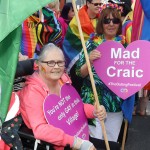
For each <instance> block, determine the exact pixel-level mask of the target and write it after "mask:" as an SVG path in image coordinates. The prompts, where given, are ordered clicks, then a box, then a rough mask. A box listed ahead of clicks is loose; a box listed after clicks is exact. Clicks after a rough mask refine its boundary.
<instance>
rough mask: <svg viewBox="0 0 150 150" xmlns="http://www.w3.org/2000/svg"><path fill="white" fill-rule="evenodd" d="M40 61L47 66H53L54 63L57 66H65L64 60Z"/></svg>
mask: <svg viewBox="0 0 150 150" xmlns="http://www.w3.org/2000/svg"><path fill="white" fill-rule="evenodd" d="M41 62H42V63H46V64H47V65H48V66H49V67H54V66H55V65H56V64H57V65H58V66H59V67H64V66H65V61H61V60H60V61H53V60H50V61H41Z"/></svg>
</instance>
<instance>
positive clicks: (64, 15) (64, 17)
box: [58, 3, 74, 42]
mask: <svg viewBox="0 0 150 150" xmlns="http://www.w3.org/2000/svg"><path fill="white" fill-rule="evenodd" d="M73 17H74V10H73V7H72V3H66V4H65V5H64V7H63V9H62V11H61V14H60V17H59V18H58V21H59V22H60V24H61V28H62V42H63V40H64V37H65V35H66V32H67V29H68V25H69V23H70V21H71V19H72V18H73Z"/></svg>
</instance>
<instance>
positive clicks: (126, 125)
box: [121, 120, 128, 150]
mask: <svg viewBox="0 0 150 150" xmlns="http://www.w3.org/2000/svg"><path fill="white" fill-rule="evenodd" d="M127 128H128V121H127V120H125V126H124V132H123V139H122V145H121V150H124V148H125V141H126V135H127Z"/></svg>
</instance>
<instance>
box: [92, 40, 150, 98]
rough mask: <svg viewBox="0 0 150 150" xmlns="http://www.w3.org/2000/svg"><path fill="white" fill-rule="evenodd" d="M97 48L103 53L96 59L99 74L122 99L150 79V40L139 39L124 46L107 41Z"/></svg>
mask: <svg viewBox="0 0 150 150" xmlns="http://www.w3.org/2000/svg"><path fill="white" fill-rule="evenodd" d="M97 50H99V51H100V52H101V55H102V56H101V58H100V59H98V60H95V61H94V67H95V70H96V72H97V74H98V76H99V77H100V79H101V80H102V81H103V82H104V83H105V85H106V86H107V87H108V88H109V89H110V90H112V91H113V92H114V93H115V94H116V95H118V96H119V97H121V98H122V99H126V98H128V97H130V96H131V95H133V94H134V93H136V92H138V91H139V90H140V89H141V88H143V87H144V85H146V84H147V83H148V82H149V81H150V69H149V65H150V42H148V41H144V40H138V41H135V42H132V43H131V44H130V45H128V46H127V48H124V47H123V45H122V44H120V43H118V42H116V41H106V42H104V43H102V44H100V45H99V46H98V47H97Z"/></svg>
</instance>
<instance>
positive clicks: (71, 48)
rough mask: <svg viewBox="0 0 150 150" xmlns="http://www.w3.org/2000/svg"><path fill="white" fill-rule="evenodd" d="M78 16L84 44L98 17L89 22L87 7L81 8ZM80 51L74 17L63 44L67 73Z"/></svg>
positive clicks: (80, 45) (79, 40)
mask: <svg viewBox="0 0 150 150" xmlns="http://www.w3.org/2000/svg"><path fill="white" fill-rule="evenodd" d="M78 16H79V19H80V24H81V28H82V31H83V36H84V40H85V42H86V41H87V40H88V39H89V35H90V34H91V33H93V32H95V28H96V23H97V18H98V17H99V15H97V18H95V19H92V21H91V19H90V18H89V16H88V14H87V6H83V7H82V8H81V9H80V10H79V12H78ZM81 50H82V44H81V39H80V34H79V30H78V26H77V21H76V18H75V17H74V18H73V19H72V20H71V22H70V24H69V26H68V30H67V33H66V36H65V39H64V42H63V51H64V53H65V57H66V62H67V67H68V69H67V70H68V71H70V69H71V68H72V66H73V65H74V64H75V62H76V61H77V60H78V59H79V53H80V52H81Z"/></svg>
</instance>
